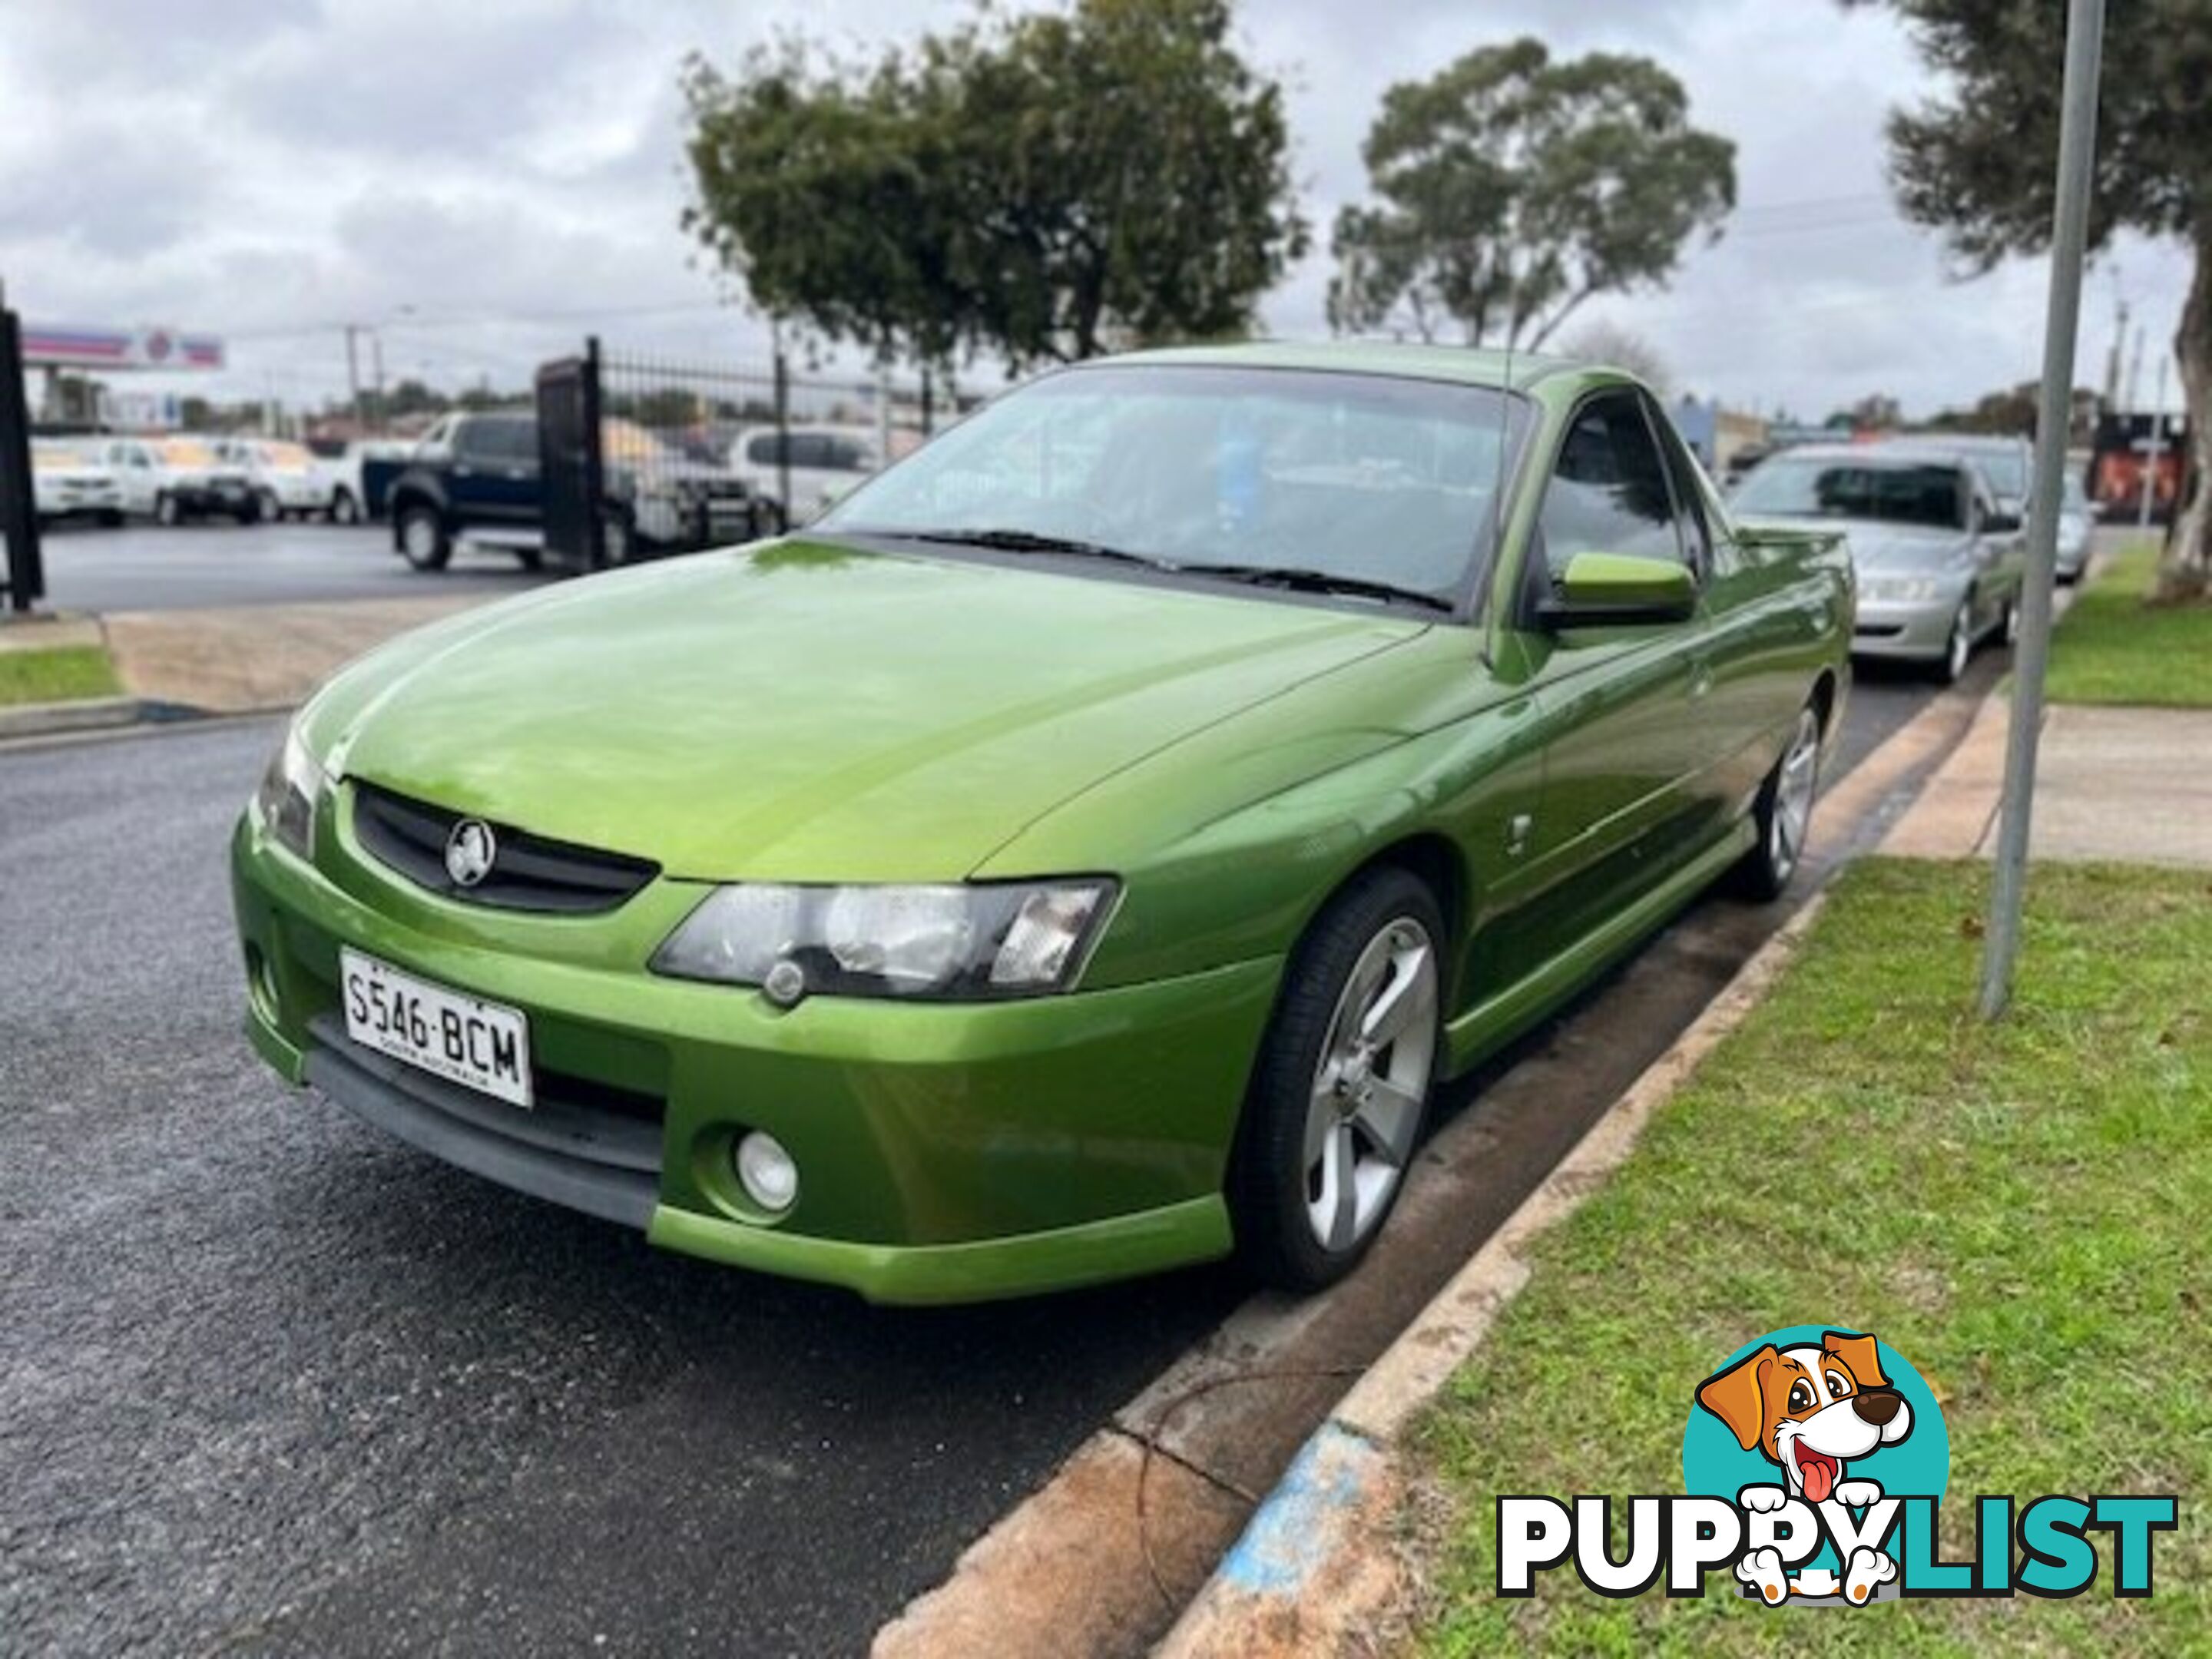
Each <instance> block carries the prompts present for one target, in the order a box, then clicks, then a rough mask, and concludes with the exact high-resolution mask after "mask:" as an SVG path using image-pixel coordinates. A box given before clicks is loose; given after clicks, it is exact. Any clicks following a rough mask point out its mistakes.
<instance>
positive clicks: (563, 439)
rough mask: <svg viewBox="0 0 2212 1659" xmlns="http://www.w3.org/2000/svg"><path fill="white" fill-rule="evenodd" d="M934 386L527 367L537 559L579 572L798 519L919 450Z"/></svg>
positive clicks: (733, 372)
mask: <svg viewBox="0 0 2212 1659" xmlns="http://www.w3.org/2000/svg"><path fill="white" fill-rule="evenodd" d="M936 402H937V398H936V396H935V394H934V392H933V388H931V387H930V386H927V384H926V383H917V384H913V385H901V384H898V383H896V382H894V381H892V380H889V379H884V380H817V379H810V378H800V377H796V376H793V374H791V373H790V371H789V368H788V366H787V364H786V363H785V362H784V361H783V360H781V359H780V358H779V359H778V360H776V361H775V362H774V363H772V364H769V365H767V366H764V367H760V368H744V367H741V366H737V365H722V364H711V363H687V362H676V361H674V360H671V359H668V358H664V357H655V356H648V355H645V354H641V353H635V352H618V351H607V350H605V349H602V347H601V345H600V343H599V341H598V340H597V339H592V340H588V341H586V343H585V347H584V350H583V352H582V353H581V354H580V356H574V357H565V358H562V359H560V360H559V361H557V362H550V363H547V364H546V365H544V367H543V368H540V369H539V370H538V451H539V458H540V466H541V471H542V473H543V477H544V501H545V544H546V550H547V552H548V554H549V555H550V556H552V557H553V558H555V559H556V560H557V561H559V562H563V563H567V564H571V565H575V566H579V567H580V568H585V569H598V568H600V567H602V566H605V565H608V564H621V563H625V562H629V560H631V559H635V558H641V557H652V556H657V555H660V554H665V553H679V552H689V551H692V550H696V549H699V548H705V547H715V546H721V545H725V544H730V543H734V542H741V541H746V540H749V539H752V538H757V537H760V536H764V535H771V534H774V533H775V532H778V531H781V530H783V529H786V528H788V527H790V526H794V525H801V524H805V522H806V521H807V520H811V519H812V518H813V517H814V516H815V515H816V514H817V513H820V512H821V511H823V508H825V507H828V506H829V504H830V503H831V502H832V501H836V499H837V498H838V497H839V496H841V495H843V494H844V493H845V492H846V491H847V490H848V489H851V488H852V487H853V486H854V484H856V483H859V482H860V480H861V479H862V478H864V477H866V476H867V475H868V474H869V473H871V472H873V471H875V470H876V469H877V468H878V467H880V466H882V465H885V464H886V463H887V462H888V461H890V460H894V459H897V458H898V457H899V456H900V455H902V454H904V453H907V451H908V450H909V449H912V448H913V447H915V446H916V445H918V444H920V443H921V441H922V440H923V438H924V437H925V436H927V433H928V431H929V428H930V427H931V426H932V424H933V422H934V418H935V413H936V410H935V404H936Z"/></svg>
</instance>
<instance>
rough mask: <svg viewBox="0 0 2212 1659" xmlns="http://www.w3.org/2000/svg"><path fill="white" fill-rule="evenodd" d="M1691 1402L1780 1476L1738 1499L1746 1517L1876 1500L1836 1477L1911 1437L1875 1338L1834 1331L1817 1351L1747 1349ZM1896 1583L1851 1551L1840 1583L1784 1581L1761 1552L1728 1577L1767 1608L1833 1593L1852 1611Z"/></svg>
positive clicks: (1777, 1565)
mask: <svg viewBox="0 0 2212 1659" xmlns="http://www.w3.org/2000/svg"><path fill="white" fill-rule="evenodd" d="M1698 1403H1699V1405H1700V1406H1702V1407H1705V1409H1706V1410H1707V1411H1709V1412H1711V1413H1712V1414H1713V1415H1714V1416H1716V1417H1717V1418H1719V1419H1720V1420H1721V1421H1722V1422H1723V1423H1725V1424H1727V1425H1728V1427H1729V1432H1730V1433H1732V1434H1733V1435H1735V1438H1736V1443H1737V1444H1738V1445H1739V1446H1741V1448H1742V1449H1744V1450H1746V1451H1757V1452H1758V1453H1759V1454H1760V1455H1762V1456H1764V1457H1765V1459H1766V1460H1767V1461H1768V1462H1771V1463H1773V1464H1776V1465H1778V1466H1779V1468H1781V1470H1782V1472H1783V1475H1784V1481H1785V1483H1786V1484H1785V1485H1784V1486H1746V1487H1744V1488H1743V1490H1742V1491H1741V1492H1740V1493H1738V1495H1737V1498H1736V1501H1737V1502H1738V1503H1739V1504H1741V1505H1742V1507H1743V1508H1745V1509H1747V1510H1753V1511H1760V1510H1778V1509H1780V1508H1781V1507H1782V1506H1783V1505H1784V1504H1785V1503H1787V1502H1788V1501H1789V1500H1790V1499H1791V1498H1802V1500H1803V1501H1805V1502H1806V1503H1808V1504H1825V1503H1827V1502H1828V1501H1830V1500H1831V1499H1833V1500H1835V1501H1836V1502H1838V1503H1840V1504H1844V1506H1845V1507H1846V1508H1850V1509H1861V1508H1863V1507H1864V1506H1866V1505H1867V1504H1873V1503H1876V1502H1878V1501H1880V1499H1881V1495H1882V1494H1881V1486H1879V1485H1878V1484H1877V1483H1876V1482H1875V1481H1872V1480H1851V1479H1850V1478H1849V1477H1848V1476H1847V1474H1846V1472H1845V1471H1846V1468H1847V1466H1848V1464H1849V1463H1850V1460H1851V1459H1853V1458H1858V1457H1867V1456H1869V1455H1872V1454H1873V1453H1875V1451H1877V1450H1879V1449H1881V1448H1882V1447H1884V1446H1893V1445H1895V1444H1896V1443H1898V1442H1899V1441H1900V1440H1902V1439H1904V1438H1905V1436H1906V1435H1908V1434H1910V1433H1911V1431H1912V1408H1911V1407H1910V1406H1908V1405H1907V1404H1905V1399H1904V1397H1903V1396H1902V1395H1899V1393H1898V1391H1897V1390H1896V1389H1894V1388H1893V1387H1891V1386H1890V1383H1889V1381H1888V1379H1887V1377H1885V1376H1883V1375H1882V1372H1881V1358H1880V1356H1879V1354H1878V1353H1877V1352H1876V1347H1875V1339H1874V1338H1873V1337H1871V1336H1847V1335H1845V1334H1844V1333H1842V1332H1840V1331H1824V1332H1823V1333H1821V1335H1820V1343H1819V1345H1818V1346H1812V1345H1808V1346H1802V1347H1790V1348H1781V1349H1778V1348H1776V1347H1775V1346H1773V1345H1772V1344H1771V1343H1769V1344H1766V1345H1765V1346H1761V1347H1759V1348H1758V1349H1756V1350H1755V1351H1753V1352H1751V1353H1749V1354H1747V1355H1746V1356H1744V1358H1741V1359H1740V1360H1738V1361H1737V1362H1736V1363H1735V1364H1733V1365H1731V1366H1729V1368H1728V1369H1727V1370H1724V1371H1722V1372H1720V1373H1719V1374H1718V1375H1717V1376H1711V1377H1708V1378H1706V1379H1705V1382H1704V1383H1700V1384H1699V1387H1698ZM1896 1576H1897V1564H1896V1562H1894V1561H1893V1560H1892V1559H1890V1558H1889V1556H1888V1554H1887V1553H1885V1552H1883V1551H1881V1550H1875V1549H1859V1550H1854V1551H1853V1552H1852V1553H1851V1559H1850V1561H1849V1562H1848V1563H1847V1564H1845V1566H1844V1572H1843V1574H1842V1577H1841V1582H1840V1584H1838V1576H1837V1575H1836V1574H1835V1573H1833V1572H1832V1571H1818V1570H1813V1571H1805V1572H1801V1573H1799V1574H1798V1575H1797V1576H1796V1577H1795V1578H1794V1579H1793V1578H1790V1577H1787V1575H1785V1574H1784V1571H1783V1568H1782V1563H1781V1558H1780V1556H1779V1555H1778V1553H1777V1552H1775V1551H1774V1550H1771V1549H1761V1550H1753V1551H1752V1552H1751V1553H1748V1554H1747V1555H1746V1556H1745V1557H1744V1559H1743V1560H1742V1561H1741V1562H1740V1563H1739V1564H1738V1565H1737V1567H1736V1577H1738V1578H1739V1579H1741V1581H1742V1582H1743V1583H1744V1584H1745V1585H1746V1586H1747V1587H1749V1588H1755V1589H1757V1590H1758V1591H1759V1594H1760V1595H1763V1596H1764V1597H1765V1599H1766V1601H1768V1602H1769V1603H1770V1604H1772V1603H1777V1602H1779V1601H1782V1600H1783V1599H1784V1596H1786V1595H1793V1594H1794V1595H1800V1596H1830V1595H1835V1594H1837V1593H1838V1589H1840V1591H1841V1593H1842V1594H1843V1595H1844V1598H1845V1600H1847V1601H1850V1603H1851V1604H1852V1605H1854V1606H1861V1605H1863V1604H1864V1603H1865V1602H1866V1601H1867V1599H1868V1598H1869V1596H1870V1595H1873V1594H1874V1592H1875V1589H1877V1588H1878V1587H1879V1586H1881V1584H1883V1583H1887V1582H1888V1581H1889V1580H1891V1579H1893V1578H1894V1577H1896Z"/></svg>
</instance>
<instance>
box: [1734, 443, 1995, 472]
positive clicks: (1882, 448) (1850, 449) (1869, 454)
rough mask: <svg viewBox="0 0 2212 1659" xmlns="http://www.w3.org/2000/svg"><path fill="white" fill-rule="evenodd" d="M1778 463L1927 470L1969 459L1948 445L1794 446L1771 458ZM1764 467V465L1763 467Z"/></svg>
mask: <svg viewBox="0 0 2212 1659" xmlns="http://www.w3.org/2000/svg"><path fill="white" fill-rule="evenodd" d="M1767 459H1768V460H1774V461H1784V460H1787V461H1801V460H1802V461H1854V462H1857V463H1858V464H1860V465H1869V466H1882V465H1891V466H1926V465H1929V464H1930V463H1931V462H1933V463H1936V464H1939V465H1946V466H1964V465H1966V461H1967V458H1966V456H1964V455H1961V454H1960V453H1958V452H1957V451H1956V450H1954V449H1952V448H1950V447H1948V446H1947V445H1944V444H1920V443H1910V442H1906V441H1902V440H1899V441H1895V442H1885V443H1878V444H1850V443H1835V444H1792V445H1790V447H1788V448H1787V449H1778V450H1776V451H1775V452H1774V453H1772V454H1771V455H1770V456H1768V457H1767ZM1762 465H1763V463H1762Z"/></svg>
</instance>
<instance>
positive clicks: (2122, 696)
mask: <svg viewBox="0 0 2212 1659" xmlns="http://www.w3.org/2000/svg"><path fill="white" fill-rule="evenodd" d="M2157 574H2158V549H2157V548H2156V546H2155V545H2153V544H2148V543H2146V544H2142V545H2141V546H2137V547H2132V548H2130V549H2129V550H2127V551H2126V552H2124V553H2122V554H2121V555H2120V556H2118V558H2116V559H2114V560H2113V561H2112V562H2111V563H2110V564H2109V565H2107V566H2106V568H2104V569H2103V570H2102V571H2101V572H2100V573H2099V574H2098V575H2097V576H2096V578H2095V579H2094V580H2092V581H2091V582H2090V584H2089V586H2087V588H2085V589H2084V590H2083V591H2082V593H2081V598H2080V599H2077V600H2075V604H2074V608H2073V609H2072V610H2071V611H2068V612H2067V613H2066V619H2065V620H2064V621H2063V622H2062V623H2059V624H2058V630H2057V634H2055V635H2053V636H2052V639H2051V678H2050V680H2049V693H2050V696H2051V701H2052V702H2102V703H2136V704H2142V705H2147V706H2152V707H2157V708H2212V605H2172V606H2165V607H2161V608H2160V609H2156V610H2153V609H2151V608H2149V607H2148V606H2146V605H2144V604H2143V597H2144V595H2146V594H2147V593H2148V592H2150V590H2151V586H2152V583H2153V581H2154V579H2155V577H2156V575H2157Z"/></svg>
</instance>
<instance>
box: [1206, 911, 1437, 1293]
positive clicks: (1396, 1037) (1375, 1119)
mask: <svg viewBox="0 0 2212 1659" xmlns="http://www.w3.org/2000/svg"><path fill="white" fill-rule="evenodd" d="M1443 939H1444V927H1443V916H1442V915H1441V914H1440V913H1439V912H1438V910H1437V902H1436V899H1435V897H1434V896H1433V895H1431V893H1430V891H1429V890H1428V888H1427V887H1426V886H1425V885H1424V884H1422V883H1421V882H1420V881H1419V879H1418V878H1415V877H1413V875H1411V874H1410V873H1408V872H1406V871H1403V870H1395V869H1378V870H1375V871H1371V872H1368V873H1367V874H1365V875H1363V876H1361V877H1359V878H1357V879H1356V880H1355V881H1353V883H1352V884H1351V885H1350V886H1348V887H1346V889H1345V890H1343V891H1342V892H1340V893H1339V894H1338V895H1337V896H1336V897H1335V898H1334V899H1333V900H1331V901H1330V902H1329V904H1328V908H1326V909H1324V910H1323V911H1322V914H1321V915H1320V916H1319V917H1318V918H1317V919H1316V921H1315V922H1314V924H1313V926H1312V927H1310V929H1309V930H1308V931H1307V933H1306V936H1305V938H1304V939H1303V940H1301V941H1300V942H1299V945H1298V947H1297V950H1296V951H1294V952H1292V954H1291V961H1290V965H1289V967H1288V969H1286V970H1285V975H1284V979H1283V989H1282V994H1281V995H1280V997H1279V999H1278V1000H1277V1002H1276V1006H1275V1013H1274V1018H1273V1020H1272V1021H1271V1022H1270V1023H1269V1024H1268V1028H1267V1036H1266V1037H1265V1038H1264V1039H1263V1040H1262V1042H1261V1049H1260V1057H1259V1063H1258V1065H1257V1066H1256V1067H1255V1070H1254V1073H1253V1080H1252V1089H1251V1092H1250V1094H1249V1097H1247V1099H1246V1101H1245V1104H1244V1118H1243V1123H1242V1125H1241V1126H1240V1128H1239V1131H1238V1136H1237V1150H1236V1153H1235V1155H1234V1156H1233V1158H1231V1168H1230V1179H1229V1194H1228V1195H1229V1203H1230V1210H1231V1217H1232V1218H1233V1220H1234V1221H1235V1224H1236V1229H1237V1249H1238V1250H1239V1252H1240V1254H1242V1255H1243V1258H1244V1260H1245V1261H1246V1263H1247V1264H1248V1266H1249V1267H1250V1268H1251V1270H1252V1272H1253V1273H1255V1276H1257V1277H1258V1278H1260V1279H1263V1280H1265V1281H1266V1282H1267V1283H1268V1284H1272V1285H1281V1286H1283V1287H1284V1288H1285V1289H1288V1290H1293V1291H1317V1290H1320V1289H1322V1287H1323V1286H1325V1285H1331V1284H1334V1282H1335V1281H1336V1280H1338V1279H1341V1278H1343V1277H1344V1275H1345V1274H1346V1273H1350V1272H1351V1271H1352V1268H1353V1267H1357V1266H1358V1263H1359V1261H1360V1259H1361V1258H1362V1257H1363V1256H1364V1255H1366V1254H1367V1251H1368V1249H1369V1247H1370V1245H1372V1244H1373V1243H1374V1242H1375V1237H1376V1234H1378V1233H1379V1232H1381V1231H1382V1229H1383V1222H1384V1221H1385V1220H1386V1219H1388V1218H1389V1213H1390V1211H1391V1209H1392V1207H1393V1206H1394V1205H1395V1203H1396V1201H1397V1197H1398V1191H1399V1188H1400V1186H1401V1184H1402V1182H1403V1180H1404V1177H1405V1172H1406V1170H1407V1166H1408V1165H1409V1164H1411V1162H1412V1160H1413V1149H1414V1146H1416V1144H1417V1143H1418V1141H1419V1136H1420V1132H1421V1123H1422V1120H1423V1119H1424V1117H1425V1115H1426V1114H1427V1110H1428V1101H1429V1091H1430V1085H1431V1081H1432V1080H1433V1078H1434V1075H1435V1068H1436V1058H1437V1048H1438V1045H1439V1042H1440V1040H1441V1036H1442V1030H1443V1027H1442V1009H1443V994H1442V985H1443V978H1442V969H1443Z"/></svg>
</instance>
